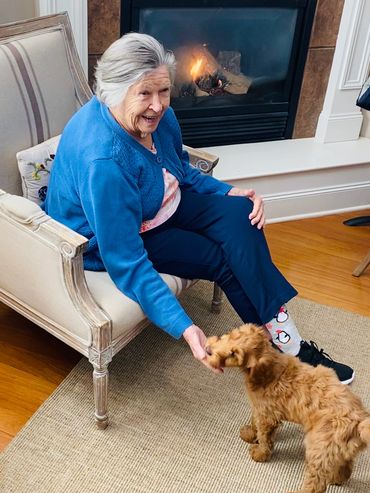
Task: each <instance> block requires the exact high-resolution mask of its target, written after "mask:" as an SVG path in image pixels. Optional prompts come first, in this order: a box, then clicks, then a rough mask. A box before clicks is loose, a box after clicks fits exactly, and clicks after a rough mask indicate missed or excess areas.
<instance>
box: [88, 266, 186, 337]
mask: <svg viewBox="0 0 370 493" xmlns="http://www.w3.org/2000/svg"><path fill="white" fill-rule="evenodd" d="M161 276H162V278H163V279H164V281H165V282H166V283H167V285H168V286H169V287H170V289H171V290H172V292H173V293H174V294H175V295H176V296H179V294H180V293H181V292H182V290H183V289H186V288H188V287H189V286H190V285H191V284H192V282H193V281H189V280H184V279H180V278H179V277H176V276H170V275H168V274H161ZM85 277H86V281H87V285H88V287H89V289H90V292H91V294H92V295H93V298H94V299H95V301H96V302H97V303H98V305H99V306H100V307H101V308H102V309H103V310H104V311H105V312H106V313H108V314H109V316H110V318H111V319H112V322H113V341H115V340H116V339H118V338H121V337H127V339H128V340H130V339H131V337H130V334H131V333H132V332H134V331H135V327H136V326H137V325H138V324H140V323H141V322H143V321H144V320H145V318H146V317H145V315H144V312H143V311H142V309H141V308H140V306H139V305H138V304H137V303H136V302H135V301H133V300H131V299H130V298H128V297H127V296H125V295H124V294H123V293H122V292H121V291H120V290H119V289H118V288H116V286H115V284H114V283H113V281H112V280H111V278H110V277H109V275H108V274H107V272H93V271H85Z"/></svg>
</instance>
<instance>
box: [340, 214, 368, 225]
mask: <svg viewBox="0 0 370 493" xmlns="http://www.w3.org/2000/svg"><path fill="white" fill-rule="evenodd" d="M343 224H345V225H346V226H370V216H357V217H352V218H351V219H347V220H346V221H343Z"/></svg>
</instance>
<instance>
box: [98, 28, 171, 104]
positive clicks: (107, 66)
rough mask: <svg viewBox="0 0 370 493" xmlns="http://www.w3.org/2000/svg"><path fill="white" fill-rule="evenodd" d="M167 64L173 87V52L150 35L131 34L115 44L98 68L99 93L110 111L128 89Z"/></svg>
mask: <svg viewBox="0 0 370 493" xmlns="http://www.w3.org/2000/svg"><path fill="white" fill-rule="evenodd" d="M163 65H165V66H166V67H167V69H168V72H169V76H170V80H171V84H173V81H174V78H175V68H176V60H175V56H174V54H173V53H172V52H170V51H166V50H165V49H164V48H163V46H162V45H161V43H159V42H158V41H157V40H156V39H155V38H153V37H152V36H149V35H148V34H141V33H128V34H124V35H123V36H122V37H121V38H120V39H118V40H117V41H115V42H114V43H112V44H111V45H110V46H109V47H108V48H107V50H106V51H105V52H104V53H103V55H102V56H101V58H100V60H99V61H98V63H97V66H96V69H95V87H94V89H95V94H96V97H97V98H98V99H99V101H101V102H102V103H104V104H106V105H107V106H108V107H109V108H111V107H112V106H116V105H118V104H120V103H121V102H122V100H123V98H124V97H125V95H126V92H127V89H128V88H129V87H130V86H132V84H134V83H135V82H136V81H138V80H139V79H140V78H142V77H143V76H144V75H145V74H147V73H148V72H151V71H152V70H155V69H156V68H158V67H160V66H163Z"/></svg>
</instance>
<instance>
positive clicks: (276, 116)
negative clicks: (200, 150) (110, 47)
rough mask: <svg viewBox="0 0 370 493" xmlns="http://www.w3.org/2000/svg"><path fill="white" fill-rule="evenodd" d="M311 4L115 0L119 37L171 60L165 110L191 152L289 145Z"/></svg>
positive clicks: (302, 0) (295, 0)
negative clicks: (152, 44)
mask: <svg viewBox="0 0 370 493" xmlns="http://www.w3.org/2000/svg"><path fill="white" fill-rule="evenodd" d="M315 7H316V0H260V1H254V0H188V1H186V2H184V1H182V0H177V1H176V2H173V1H170V0H122V3H121V9H122V10H121V19H122V21H121V22H122V24H121V32H122V34H124V33H125V32H129V31H139V32H143V33H147V34H150V35H152V36H154V37H155V38H156V39H158V40H159V41H160V42H161V43H162V44H163V45H164V47H165V48H166V49H169V50H171V51H173V52H174V54H175V56H176V59H177V74H176V80H175V83H174V86H173V89H172V94H171V97H172V98H171V105H172V107H173V109H174V110H175V113H176V115H177V117H178V119H179V122H180V126H181V129H182V134H183V139H184V142H185V143H186V144H188V145H191V146H195V147H207V146H213V145H223V144H237V143H246V142H259V141H265V140H277V139H286V138H290V137H291V136H292V133H293V127H294V119H295V114H296V110H297V104H298V98H299V92H300V87H301V82H302V77H303V69H304V64H305V59H306V55H307V49H308V42H309V38H310V33H311V28H312V22H313V18H314V13H315Z"/></svg>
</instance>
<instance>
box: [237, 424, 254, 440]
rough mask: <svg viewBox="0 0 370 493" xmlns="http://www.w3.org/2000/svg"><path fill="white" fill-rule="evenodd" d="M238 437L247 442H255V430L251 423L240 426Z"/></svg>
mask: <svg viewBox="0 0 370 493" xmlns="http://www.w3.org/2000/svg"><path fill="white" fill-rule="evenodd" d="M240 438H241V439H242V440H244V441H245V442H247V443H257V433H256V430H255V429H254V428H253V427H252V426H251V425H245V426H242V427H241V428H240Z"/></svg>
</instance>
